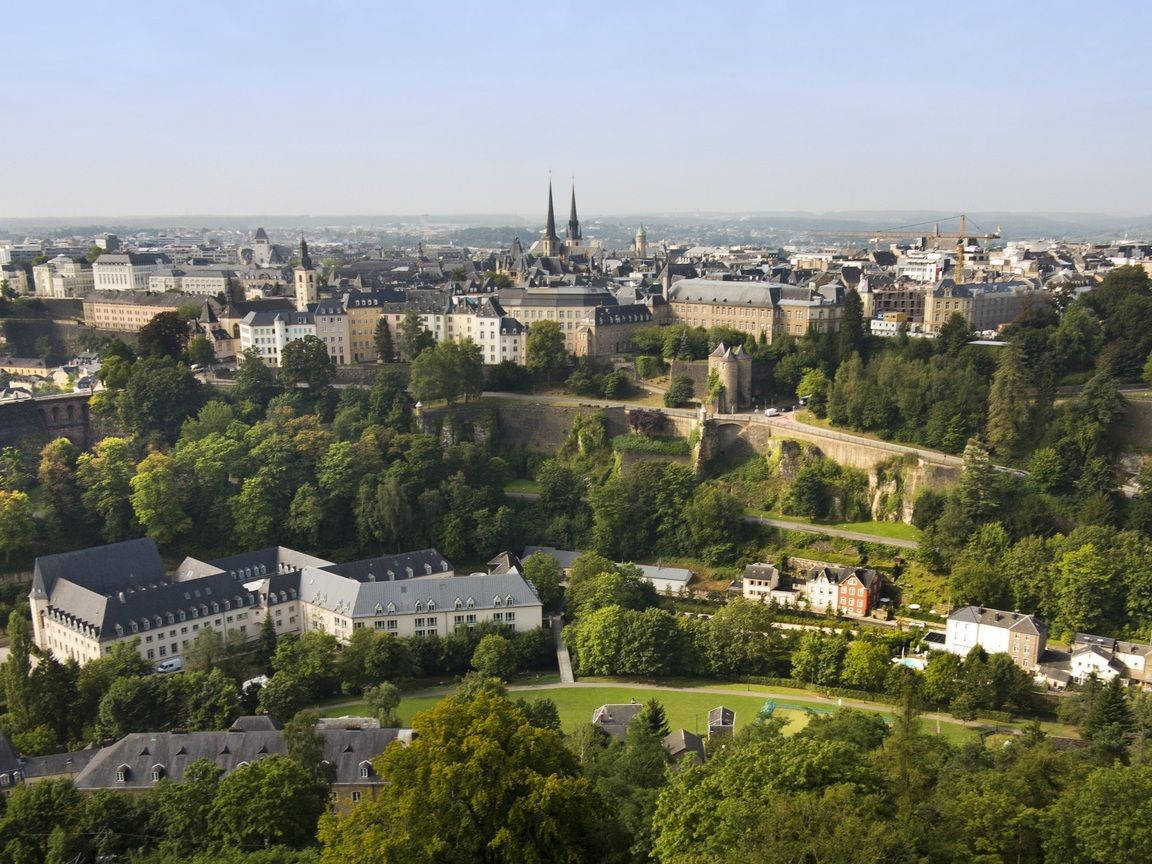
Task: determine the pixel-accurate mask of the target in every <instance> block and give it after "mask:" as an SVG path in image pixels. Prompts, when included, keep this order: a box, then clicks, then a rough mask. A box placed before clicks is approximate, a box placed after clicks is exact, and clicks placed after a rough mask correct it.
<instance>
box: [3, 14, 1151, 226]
mask: <svg viewBox="0 0 1152 864" xmlns="http://www.w3.org/2000/svg"><path fill="white" fill-rule="evenodd" d="M3 30H4V37H3V45H4V48H3V55H4V57H3V60H2V61H0V70H3V71H2V74H3V79H2V83H0V113H2V116H3V117H4V118H5V121H6V122H5V131H4V134H3V135H2V136H0V216H37V215H57V216H77V215H129V214H154V213H164V214H174V213H215V214H226V213H227V214H232V213H235V214H254V213H284V214H301V213H311V214H349V213H477V212H484V213H538V212H540V211H541V210H542V208H543V204H544V202H543V197H544V194H545V184H546V182H547V176H548V171H549V170H551V171H552V172H553V176H554V178H555V180H556V183H557V186H558V187H559V190H558V191H559V194H560V197H561V199H563V202H564V203H563V204H562V205H561V208H562V209H564V210H566V199H567V186H568V178H569V176H570V175H573V174H574V175H575V177H576V183H577V192H578V197H579V202H580V205H581V209H582V211H583V212H584V213H587V214H592V213H604V214H610V213H635V212H645V211H647V212H657V211H680V212H687V211H695V210H701V211H731V210H740V211H747V210H843V209H905V208H931V209H939V210H961V209H966V210H974V211H975V210H992V209H1003V210H1061V211H1069V210H1081V211H1109V212H1134V213H1148V212H1152V71H1150V69H1149V65H1148V40H1149V34H1150V33H1152V3H1150V2H1148V0H1131V2H1107V0H1095V2H1092V3H1087V2H1084V0H1076V2H1063V0H1051V2H1039V0H1037V2H1023V0H1008V2H1004V0H999V2H994V3H985V2H966V3H959V4H956V3H952V4H948V3H923V2H916V3H912V2H909V3H902V2H871V3H868V2H858V0H843V2H817V0H803V2H790V0H789V2H783V0H781V2H767V0H766V2H762V3H751V2H749V3H730V2H721V0H710V2H694V3H680V2H660V3H648V2H637V0H623V2H619V0H618V2H614V3H597V2H591V0H587V2H557V0H541V2H532V3H510V2H501V0H489V2H457V3H438V2H435V0H408V2H353V0H324V2H298V0H285V2H268V3H255V2H243V0H228V2H215V0H212V2H203V0H196V2H190V3H157V2H149V3H136V2H112V3H92V2H90V0H85V2H82V3H81V2H72V0H66V2H60V3H43V2H40V3H33V2H28V0H13V2H12V3H10V4H7V6H6V11H5V14H4V26H3Z"/></svg>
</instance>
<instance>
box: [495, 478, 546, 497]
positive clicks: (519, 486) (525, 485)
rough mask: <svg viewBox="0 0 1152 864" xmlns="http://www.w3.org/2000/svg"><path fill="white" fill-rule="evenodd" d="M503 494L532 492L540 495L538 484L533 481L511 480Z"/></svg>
mask: <svg viewBox="0 0 1152 864" xmlns="http://www.w3.org/2000/svg"><path fill="white" fill-rule="evenodd" d="M504 491H505V492H534V493H536V494H537V495H539V494H540V484H539V483H537V482H536V481H535V480H525V479H520V480H513V481H512V482H511V483H509V484H508V485H507V486H505V487H504Z"/></svg>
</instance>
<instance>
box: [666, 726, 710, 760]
mask: <svg viewBox="0 0 1152 864" xmlns="http://www.w3.org/2000/svg"><path fill="white" fill-rule="evenodd" d="M664 749H665V750H667V751H668V755H669V756H671V757H672V758H673V759H680V758H681V757H684V756H688V757H690V758H692V759H694V760H695V761H696V762H698V763H701V764H702V763H703V762H704V759H705V752H704V739H703V738H701V737H700V736H699V735H696V734H693V733H692V732H689V731H688V730H687V729H677V730H675V731H674V732H669V733H668V734H667V735H665V736H664Z"/></svg>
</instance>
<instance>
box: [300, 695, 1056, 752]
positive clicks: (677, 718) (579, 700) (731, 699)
mask: <svg viewBox="0 0 1152 864" xmlns="http://www.w3.org/2000/svg"><path fill="white" fill-rule="evenodd" d="M686 683H688V684H689V686H688V687H687V688H686V689H682V690H650V689H646V688H639V687H630V686H628V685H627V684H624V683H620V684H606V685H604V686H602V687H570V688H552V689H549V690H525V691H513V692H512V694H511V695H512V696H513V697H514V698H524V699H528V700H535V699H551V700H552V701H553V702H555V703H556V707H557V709H558V710H559V712H560V723H561V725H562V726H563V728H564V730H565V731H567V732H570V731H572V730H573V729H575V728H576V727H577V726H579V725H580V724H582V723H588V722H589V721H591V719H592V712H593V711H595V710H596V709H597V708H599V707H600V706H601V705H604V704H606V703H622V702H629V701H631V700H632V699H635V700H636V701H637V702H644V701H645V700H647V699H652V698H656V699H659V700H660V702H661V704H663V706H664V711H665V713H666V715H667V717H668V725H669V726H670V727H672V728H673V729H679V728H685V729H688V730H689V731H694V732H698V733H699V732H702V731H706V724H707V717H708V711H709V709H711V708H715V707H716V706H717V705H721V704H723V705H724V706H725V707H727V708H731V709H732V710H733V711H735V712H736V726H737V728H740V727H741V726H743V725H745V724H746V723H749V722H751V721H752V720H753V719H754V718H755V717H756V715H757V713H758V712H759V711H760V708H761V707H762V706H763V705H764V703H765V701H767V700H771V701H772V702H775V703H776V711H777V713H778V714H779V715H780V716H782V717H785V718H787V720H788V725H787V726H786V727H785V732H786V733H789V734H790V733H794V732H798V731H799V730H801V729H803V728H804V726H805V725H807V723H808V714H807V713H806V710H807V709H812V710H815V711H818V712H821V713H826V712H828V711H830V710H835V707H834V706H832V705H830V704H829V703H827V702H818V701H815V700H809V699H805V698H804V693H803V691H796V695H795V696H793V695H792V694H787V695H782V694H780V692H779V691H778V690H776V691H772V690H769V689H768V688H765V687H761V686H759V685H747V684H715V683H711V682H686ZM693 685H695V686H693ZM700 687H708V688H711V689H722V690H730V691H732V692H731V694H730V695H724V696H721V695H719V694H717V693H700V692H695V691H696V690H697V689H698V688H700ZM441 698H443V697H441V696H416V697H411V698H404V699H403V700H402V701H401V702H400V709H399V714H400V719H401V721H402V722H404V723H410V722H411V720H412V717H413V716H414V715H415V714H417V713H419V712H420V711H426V710H428V709H429V708H431V707H433V706H434V705H435V704H436V703H437V702H438V701H440V699H441ZM870 710H876V711H879V712H880V713H881V714H883V716H884V718H885V719H886V720H889V721H891V719H892V714H891V712H890V709H889V708H888V706H886V705H879V704H878V705H876V706H875V708H874V709H870ZM322 713H323V714H324V716H326V717H340V716H344V715H353V716H355V715H357V714H364V713H366V710H365V706H364V704H363V703H355V704H351V705H344V706H340V707H333V706H328V707H326V708H323V709H322ZM1046 725H1048V724H1046ZM1051 725H1052V727H1053V728H1050V729H1048V730H1047V731H1049V732H1052V733H1053V734H1066V730H1063V729H1060V730H1057V729H1056V728H1055V724H1051ZM924 728H925V731H927V732H932V733H934V732H936V730H937V723H936V721H935V720H928V719H926V720H925V721H924ZM939 732H940V734H941V735H942V736H944V737H945V738H947V739H948V740H949V741H952V742H959V741H964V740H967V739H969V738H972V737H974V736H975V735H976V734H977V733H976V730H975V729H974V728H972V727H967V726H963V725H962V724H959V723H952V722H949V721H945V720H942V721H940V723H939Z"/></svg>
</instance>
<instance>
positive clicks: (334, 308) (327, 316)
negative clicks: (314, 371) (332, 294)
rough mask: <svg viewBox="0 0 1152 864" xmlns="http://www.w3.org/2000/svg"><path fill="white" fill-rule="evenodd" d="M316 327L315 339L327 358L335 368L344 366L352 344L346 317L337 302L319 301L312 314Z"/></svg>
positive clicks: (348, 357)
mask: <svg viewBox="0 0 1152 864" xmlns="http://www.w3.org/2000/svg"><path fill="white" fill-rule="evenodd" d="M312 320H313V322H314V323H315V325H316V338H317V339H319V340H320V341H321V342H323V343H324V346H325V347H326V348H327V349H328V356H329V357H331V358H332V362H333V363H335V364H336V365H337V366H346V365H347V364H348V363H349V362H353V361H352V360H351V359H350V356H351V355H350V348H351V344H352V339H351V335H350V332H349V328H348V315H347V313H346V312H345V311H344V304H342V303H341V302H340V301H339V300H321V301H320V302H318V303H317V304H316V307H315V309H314V310H313V312H312Z"/></svg>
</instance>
